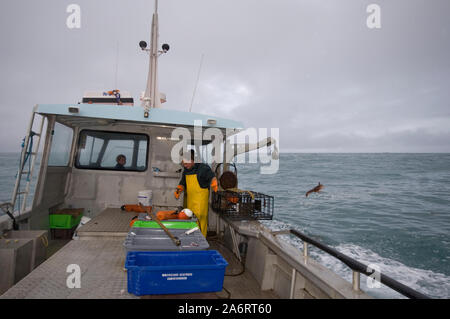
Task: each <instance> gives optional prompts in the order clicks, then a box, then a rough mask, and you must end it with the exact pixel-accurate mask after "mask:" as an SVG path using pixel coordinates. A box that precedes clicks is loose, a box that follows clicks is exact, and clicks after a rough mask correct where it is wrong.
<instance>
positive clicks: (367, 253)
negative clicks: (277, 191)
mask: <svg viewBox="0 0 450 319" xmlns="http://www.w3.org/2000/svg"><path fill="white" fill-rule="evenodd" d="M263 224H264V225H265V226H266V227H268V228H270V229H271V230H274V231H275V230H283V229H289V228H292V225H290V224H288V223H284V222H281V221H276V220H273V221H272V222H263ZM299 231H304V230H301V229H299ZM279 237H280V239H282V240H284V241H286V242H288V243H290V244H292V245H293V246H295V247H297V248H299V249H302V247H303V245H302V242H301V240H300V239H298V238H296V237H292V236H288V235H283V236H279ZM314 238H315V239H318V240H320V238H316V237H314ZM331 247H332V248H334V249H336V250H338V251H340V252H342V253H343V254H345V255H347V256H349V257H351V258H353V259H356V260H357V261H359V262H361V263H363V264H366V265H375V266H377V267H379V269H380V272H381V273H382V274H384V275H387V276H389V277H391V278H393V279H395V280H397V281H399V282H401V283H402V284H404V285H406V286H408V287H410V288H412V289H414V290H417V291H419V292H421V293H423V294H425V295H427V296H429V297H431V298H445V299H448V298H450V277H449V276H446V275H445V274H442V273H436V272H433V271H431V270H426V269H419V268H413V267H409V266H407V265H405V264H403V263H401V262H399V261H396V260H392V259H389V258H385V257H383V256H380V255H378V254H377V253H375V252H373V251H371V250H370V249H367V248H364V247H361V246H358V245H355V244H352V243H346V244H339V245H337V246H331ZM310 256H311V258H313V259H314V260H316V261H317V262H319V263H320V264H321V265H323V266H325V267H327V268H328V269H330V270H332V271H333V272H335V273H336V274H338V275H340V276H341V277H342V278H344V279H345V280H347V281H348V282H351V281H352V271H351V269H350V268H349V267H348V266H347V265H345V264H344V263H342V262H341V261H339V260H338V259H336V258H334V257H332V256H330V255H328V254H327V253H325V252H322V251H320V250H319V249H316V248H314V247H311V248H310ZM367 279H368V278H367V276H365V275H361V289H362V290H363V291H365V292H366V293H367V294H369V295H371V296H373V297H375V298H384V299H398V298H406V297H404V296H403V295H401V294H400V293H398V292H396V291H394V290H392V289H391V288H389V287H387V286H385V285H381V287H379V288H376V287H373V286H372V287H373V288H369V287H368V285H367Z"/></svg>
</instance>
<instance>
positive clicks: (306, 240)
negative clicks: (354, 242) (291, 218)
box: [272, 229, 430, 299]
mask: <svg viewBox="0 0 450 319" xmlns="http://www.w3.org/2000/svg"><path fill="white" fill-rule="evenodd" d="M272 234H273V235H287V234H292V235H294V236H296V237H298V238H300V239H301V240H302V241H303V256H304V257H305V258H307V257H308V244H309V245H313V246H314V247H317V248H319V249H320V250H322V251H324V252H326V253H328V254H329V255H331V256H333V257H335V258H337V259H339V260H340V261H341V262H343V263H344V264H345V265H347V266H348V267H349V268H350V269H352V271H353V280H352V285H353V290H355V291H359V290H360V277H361V274H364V275H366V276H371V278H373V279H374V280H378V281H379V282H381V283H382V284H384V285H386V286H387V287H389V288H391V289H393V290H395V291H397V292H398V293H400V294H402V295H403V296H406V297H408V298H411V299H430V297H429V296H427V295H424V294H422V293H420V292H418V291H416V290H414V289H412V288H410V287H408V286H406V285H404V284H402V283H400V282H398V281H396V280H395V279H392V278H391V277H388V276H386V275H384V274H382V273H381V272H379V273H376V270H375V269H373V268H372V267H369V266H367V265H365V264H363V263H361V262H359V261H357V260H355V259H353V258H351V257H349V256H347V255H345V254H343V253H341V252H339V251H337V250H336V249H334V248H331V247H329V246H327V245H325V244H323V243H321V242H319V241H317V240H315V239H313V238H311V237H309V236H307V235H305V234H303V233H301V232H299V231H298V230H295V229H289V230H282V231H274V232H272Z"/></svg>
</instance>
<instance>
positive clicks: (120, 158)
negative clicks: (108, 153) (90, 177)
mask: <svg viewBox="0 0 450 319" xmlns="http://www.w3.org/2000/svg"><path fill="white" fill-rule="evenodd" d="M116 162H117V164H116V166H115V167H114V168H115V169H118V170H124V169H125V164H126V163H127V158H126V156H125V155H123V154H120V155H117V157H116Z"/></svg>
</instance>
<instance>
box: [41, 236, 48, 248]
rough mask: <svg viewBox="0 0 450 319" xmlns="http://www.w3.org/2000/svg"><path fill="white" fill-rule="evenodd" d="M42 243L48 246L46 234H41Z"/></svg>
mask: <svg viewBox="0 0 450 319" xmlns="http://www.w3.org/2000/svg"><path fill="white" fill-rule="evenodd" d="M41 240H42V243H43V244H44V246H45V247H48V238H47V236H46V235H43V236H41Z"/></svg>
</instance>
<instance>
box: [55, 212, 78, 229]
mask: <svg viewBox="0 0 450 319" xmlns="http://www.w3.org/2000/svg"><path fill="white" fill-rule="evenodd" d="M81 217H83V213H79V214H77V215H76V216H74V215H71V214H50V215H49V224H50V228H51V229H71V228H73V227H75V226H77V225H78V224H79V223H80V221H81Z"/></svg>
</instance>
